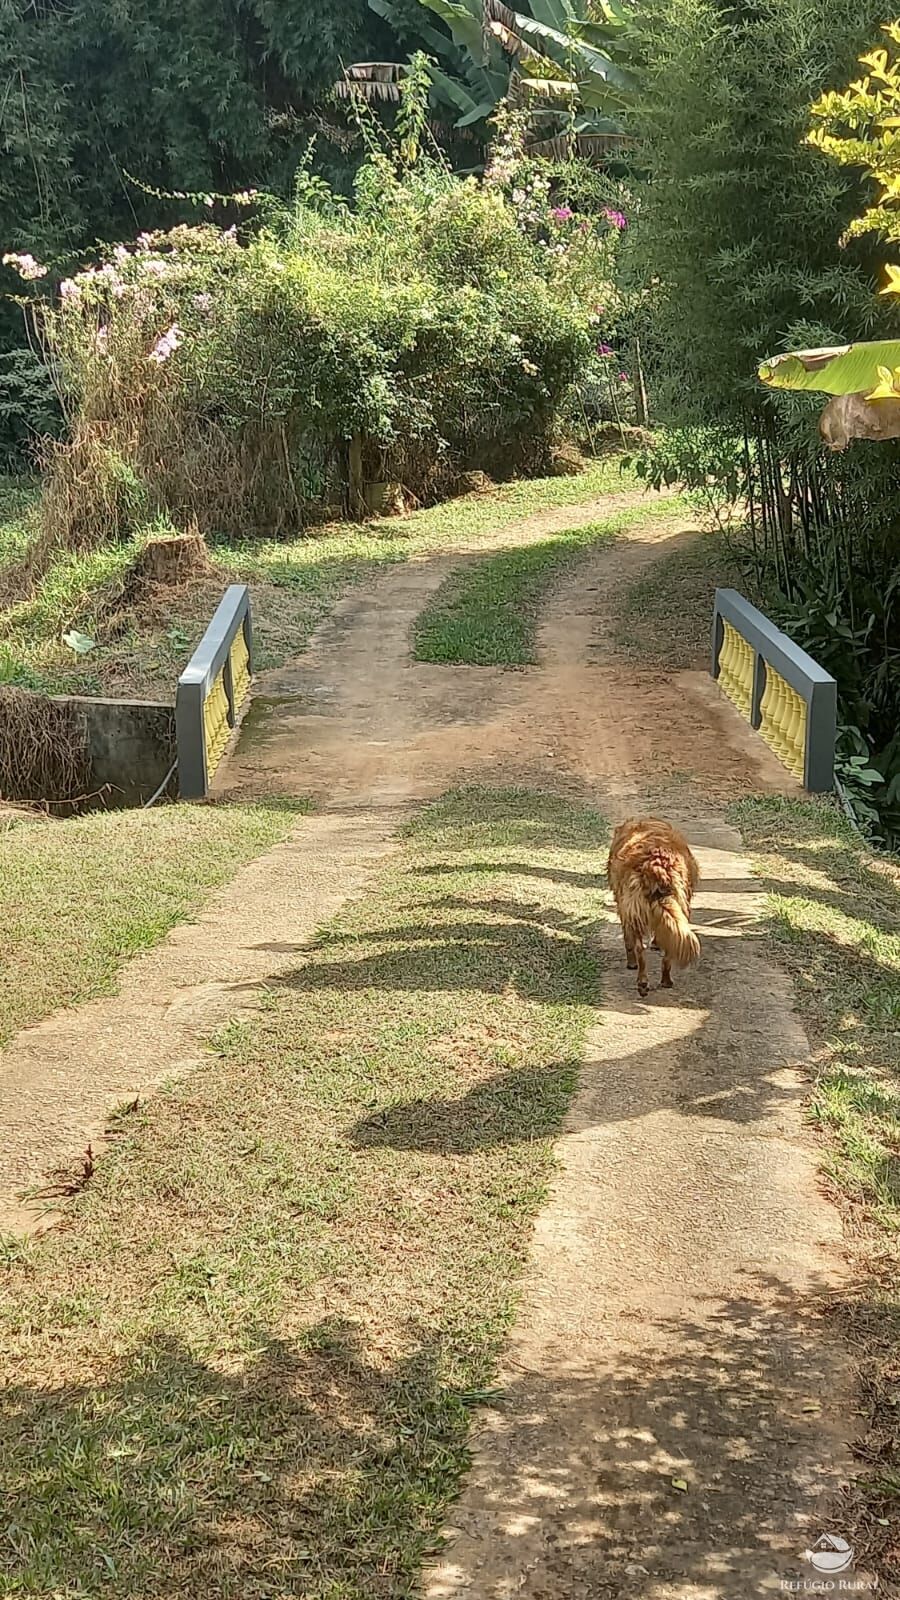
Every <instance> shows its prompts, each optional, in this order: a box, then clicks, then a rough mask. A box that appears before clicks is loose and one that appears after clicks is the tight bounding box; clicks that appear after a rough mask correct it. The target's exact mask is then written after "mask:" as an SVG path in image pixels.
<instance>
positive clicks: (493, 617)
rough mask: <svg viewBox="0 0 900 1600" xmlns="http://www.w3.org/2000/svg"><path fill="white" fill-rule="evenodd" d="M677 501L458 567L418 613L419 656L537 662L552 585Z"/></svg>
mask: <svg viewBox="0 0 900 1600" xmlns="http://www.w3.org/2000/svg"><path fill="white" fill-rule="evenodd" d="M677 506H678V501H677V500H668V501H662V502H660V501H654V502H650V503H648V504H647V505H643V506H636V507H634V508H633V509H631V510H629V511H621V512H619V513H618V515H615V516H610V517H609V518H607V519H605V520H604V521H603V522H592V523H588V524H586V525H584V526H581V527H576V528H571V529H568V530H566V531H565V532H563V533H558V534H555V535H553V537H551V538H549V539H542V540H541V541H540V542H538V543H536V544H530V545H523V546H521V547H518V548H513V549H508V550H500V551H498V552H497V553H496V554H494V555H491V556H485V557H482V558H481V559H478V560H471V561H469V562H467V563H465V564H463V565H461V566H459V567H458V568H457V569H456V570H455V571H454V572H452V573H451V574H450V577H449V578H448V579H447V580H446V582H445V583H443V584H441V587H440V588H439V589H438V591H437V593H436V594H435V595H434V597H433V598H432V600H431V601H430V603H429V604H428V606H426V608H425V610H424V611H423V612H422V614H421V616H420V617H419V618H418V620H417V623H416V627H415V630H414V636H413V643H414V651H415V656H416V659H417V660H418V661H432V662H453V663H458V664H460V665H464V666H478V667H493V666H510V667H520V666H530V665H532V664H533V663H535V662H536V661H537V628H538V622H539V619H540V612H541V605H542V602H543V600H544V599H545V597H546V594H547V591H548V589H549V588H550V586H551V585H552V584H553V582H554V581H555V580H556V579H557V578H558V577H559V576H561V574H562V573H563V572H565V571H566V570H567V568H569V567H571V566H572V565H573V564H574V562H576V561H577V560H578V558H579V557H580V556H581V555H583V554H584V552H585V551H586V550H589V549H592V548H594V547H596V546H597V545H598V544H603V543H604V542H607V541H610V540H612V539H614V538H615V537H616V535H617V534H618V533H621V532H623V531H624V530H625V529H627V528H628V527H629V526H631V525H632V524H633V523H634V522H637V521H647V520H648V519H650V518H652V517H655V516H660V515H662V516H671V515H672V511H673V509H675V508H677Z"/></svg>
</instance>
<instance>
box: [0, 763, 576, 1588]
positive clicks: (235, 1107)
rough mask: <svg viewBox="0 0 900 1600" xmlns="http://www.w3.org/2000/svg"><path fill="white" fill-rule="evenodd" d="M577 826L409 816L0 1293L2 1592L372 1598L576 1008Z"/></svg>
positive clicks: (497, 1271) (468, 1398) (478, 1344)
mask: <svg viewBox="0 0 900 1600" xmlns="http://www.w3.org/2000/svg"><path fill="white" fill-rule="evenodd" d="M602 834H603V830H602V827H601V825H600V823H599V820H598V819H597V818H596V817H594V816H593V815H591V814H589V813H584V812H582V811H579V810H576V809H574V808H573V807H570V806H568V805H566V804H565V803H563V802H561V801H558V800H554V799H550V798H547V797H541V796H537V795H532V794H529V793H525V792H522V791H513V792H500V793H490V792H485V791H481V790H479V791H468V792H464V793H460V794H455V795H452V796H450V797H447V798H445V799H444V800H443V801H441V802H439V803H438V804H437V805H435V806H432V807H431V808H430V809H429V810H427V811H426V812H424V813H423V814H421V815H420V817H419V818H418V819H417V821H416V822H415V824H414V826H413V828H412V829H411V832H410V837H409V839H408V842H407V844H406V846H405V847H404V848H403V850H402V851H401V853H400V854H399V856H398V857H396V858H394V859H393V860H392V862H391V863H390V864H389V865H388V866H387V868H386V869H385V870H384V872H383V873H382V875H381V877H380V881H379V882H378V883H377V885H376V886H375V887H374V888H373V890H372V892H371V893H369V894H368V895H367V896H366V897H365V898H364V899H363V900H361V901H360V902H358V903H357V904H355V905H354V906H353V907H352V908H351V909H349V910H347V911H346V912H345V913H344V914H343V915H342V916H341V917H340V918H339V919H338V920H336V921H335V922H333V923H332V924H331V925H330V926H329V927H328V928H327V929H326V930H325V932H324V933H323V934H322V936H321V937H320V938H319V940H318V941H317V942H316V944H315V945H314V946H313V948H311V949H309V950H303V949H298V951H297V956H296V962H295V966H294V969H293V971H292V972H291V973H289V974H288V976H287V977H286V979H285V980H284V981H282V982H280V983H279V984H278V987H277V989H275V990H274V991H273V992H272V993H271V995H270V996H269V998H268V1000H267V1003H266V1005H265V1007H264V1008H263V1009H262V1010H261V1011H260V1013H259V1014H258V1015H256V1016H255V1017H254V1018H252V1019H250V1020H249V1021H247V1022H243V1023H241V1024H240V1025H239V1026H232V1027H231V1028H230V1029H229V1030H228V1031H227V1032H226V1034H225V1035H224V1036H223V1037H222V1038H221V1039H220V1040H219V1041H218V1054H217V1055H216V1056H215V1057H214V1058H211V1059H210V1061H209V1064H208V1066H206V1067H205V1068H203V1069H200V1070H198V1071H196V1072H195V1073H193V1074H192V1075H191V1076H190V1077H188V1078H186V1079H181V1080H179V1081H178V1082H177V1083H176V1084H175V1085H174V1086H172V1088H171V1089H170V1090H169V1092H168V1093H164V1094H162V1095H160V1096H159V1097H157V1098H156V1099H155V1100H153V1101H152V1102H149V1103H148V1104H147V1106H146V1107H145V1108H143V1109H142V1110H141V1111H139V1112H137V1113H135V1114H132V1115H131V1116H129V1117H125V1118H123V1120H122V1121H121V1123H120V1130H121V1131H120V1133H119V1136H118V1138H117V1139H116V1140H115V1141H114V1143H113V1146H112V1148H111V1150H109V1152H108V1153H107V1154H106V1155H104V1157H103V1159H102V1161H101V1162H100V1163H99V1166H98V1170H97V1173H96V1175H95V1177H94V1179H93V1180H92V1182H91V1184H90V1185H89V1186H88V1188H87V1189H86V1190H85V1191H84V1192H83V1193H82V1194H81V1195H80V1196H79V1197H78V1199H77V1201H76V1202H75V1204H74V1214H73V1220H72V1224H71V1226H70V1227H69V1228H68V1229H66V1230H65V1231H61V1232H57V1233H55V1234H52V1235H48V1236H46V1237H45V1238H44V1239H43V1240H39V1241H37V1242H35V1243H33V1244H31V1245H29V1246H25V1247H22V1246H11V1247H10V1248H9V1250H8V1263H7V1266H8V1270H7V1272H6V1274H5V1281H4V1282H3V1286H2V1299H0V1339H2V1346H3V1348H4V1351H5V1358H6V1369H7V1377H8V1380H9V1388H8V1390H7V1394H6V1401H5V1405H4V1407H3V1412H2V1417H0V1487H2V1495H3V1507H4V1516H3V1519H2V1525H0V1572H2V1576H0V1593H3V1594H8V1595H13V1594H15V1595H28V1596H32V1597H37V1596H39V1597H41V1600H56V1597H57V1596H61V1595H63V1594H65V1595H67V1596H68V1595H72V1596H75V1595H84V1596H88V1595H90V1596H91V1597H92V1600H119V1597H121V1600H126V1597H128V1600H131V1597H133V1596H135V1595H146V1596H150V1595H175V1594H179V1595H189V1596H190V1597H191V1600H238V1597H240V1600H275V1597H277V1596H283V1595H288V1594H292V1595H303V1597H304V1600H378V1597H383V1600H401V1597H403V1596H411V1595H412V1594H413V1593H414V1592H415V1584H416V1578H417V1574H418V1571H419V1568H420V1564H421V1561H422V1559H423V1557H424V1555H425V1554H426V1553H427V1552H428V1551H429V1550H431V1549H432V1548H433V1546H434V1543H435V1540H436V1537H437V1534H438V1531H439V1529H440V1526H441V1524H442V1521H443V1519H444V1517H445V1515H446V1512H447V1510H448V1506H449V1504H450V1502H451V1500H452V1497H453V1495H454V1494H455V1492H456V1491H457V1489H458V1486H459V1483H460V1480H461V1476H462V1474H463V1472H464V1470H465V1468H466V1465H467V1462H468V1436H469V1425H470V1419H471V1409H472V1406H473V1405H475V1404H477V1402H478V1400H479V1397H482V1398H483V1397H484V1394H485V1392H486V1391H489V1390H490V1388H491V1385H492V1383H493V1382H494V1373H495V1366H496V1362H497V1358H498V1352H499V1349H500V1347H501V1345H502V1342H503V1339H504V1336H505V1334H506V1332H507V1330H508V1328H509V1326H510V1322H511V1319H512V1317H513V1314H514V1309H515V1304H516V1297H517V1292H518V1282H519V1278H520V1274H521V1271H522V1267H523V1262H524V1259H525V1255H526V1251H527V1247H528V1242H529V1237H530V1230H531V1225H532V1220H533V1218H534V1215H535V1212H536V1210H537V1208H538V1206H539V1204H540V1203H541V1201H542V1199H543V1197H544V1194H545V1191H546V1186H547V1183H548V1179H549V1177H550V1175H551V1172H552V1167H553V1154H552V1138H553V1135H554V1134H555V1133H556V1131H557V1130H558V1128H559V1126H560V1123H561V1119H562V1117H563V1114H564V1111H565V1108H566V1105H567V1102H568V1099H569V1096H570V1094H571V1091H572V1088H573V1085H574V1082H575V1078H576V1073H577V1067H578V1062H579V1059H580V1055H581V1050H582V1047H583V1041H584V1036H585V1030H586V1028H587V1026H588V1023H589V1019H590V1017H591V1016H592V1014H593V1007H594V1006H595V1005H596V1003H597V971H596V963H595V959H594V956H593V954H592V951H591V945H590V929H591V926H592V922H593V919H594V918H595V917H596V913H597V905H598V890H597V888H596V873H597V870H598V865H599V862H600V856H601V846H602Z"/></svg>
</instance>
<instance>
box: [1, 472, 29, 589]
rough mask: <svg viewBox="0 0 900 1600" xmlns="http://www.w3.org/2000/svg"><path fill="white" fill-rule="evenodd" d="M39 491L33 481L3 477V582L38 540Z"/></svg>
mask: <svg viewBox="0 0 900 1600" xmlns="http://www.w3.org/2000/svg"><path fill="white" fill-rule="evenodd" d="M37 500H38V487H37V485H36V484H35V482H34V480H33V479H31V478H27V477H23V476H16V475H14V474H3V473H0V582H2V577H3V573H4V572H5V571H6V570H7V569H8V568H9V567H12V566H14V565H15V563H16V562H17V561H21V559H22V557H23V556H24V555H25V554H26V552H27V550H28V546H29V545H30V543H31V540H32V538H33V537H34V528H35V520H34V511H35V508H36V506H37Z"/></svg>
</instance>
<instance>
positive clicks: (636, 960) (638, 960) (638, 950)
mask: <svg viewBox="0 0 900 1600" xmlns="http://www.w3.org/2000/svg"><path fill="white" fill-rule="evenodd" d="M625 948H626V950H629V953H630V955H631V960H630V961H629V963H628V965H629V967H630V968H631V970H632V971H634V970H635V968H636V969H637V975H638V981H637V986H638V994H639V995H640V996H641V999H643V998H644V997H645V995H647V994H649V992H650V985H649V983H648V982H647V963H646V961H645V959H644V934H643V930H642V929H641V928H635V927H630V928H629V929H628V931H627V933H626V934H625Z"/></svg>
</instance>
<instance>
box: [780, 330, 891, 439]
mask: <svg viewBox="0 0 900 1600" xmlns="http://www.w3.org/2000/svg"><path fill="white" fill-rule="evenodd" d="M759 377H760V379H761V381H762V382H763V383H764V384H766V385H767V386H768V387H769V388H770V389H793V390H801V391H807V392H813V393H816V392H818V393H820V394H828V395H831V396H832V398H831V399H830V400H829V402H828V404H827V405H826V407H825V409H824V411H823V412H822V415H821V417H820V419H819V431H820V433H821V435H822V438H823V439H824V441H825V443H826V444H827V445H828V446H829V448H830V449H832V450H844V449H846V447H847V445H848V444H849V443H850V442H851V441H852V440H853V439H875V440H877V439H900V339H879V340H874V341H872V342H871V343H862V344H846V345H834V346H829V347H826V348H824V349H821V350H792V351H789V352H787V353H786V354H784V355H777V356H770V357H769V358H768V360H767V361H764V362H763V363H762V364H761V366H760V368H759Z"/></svg>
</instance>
